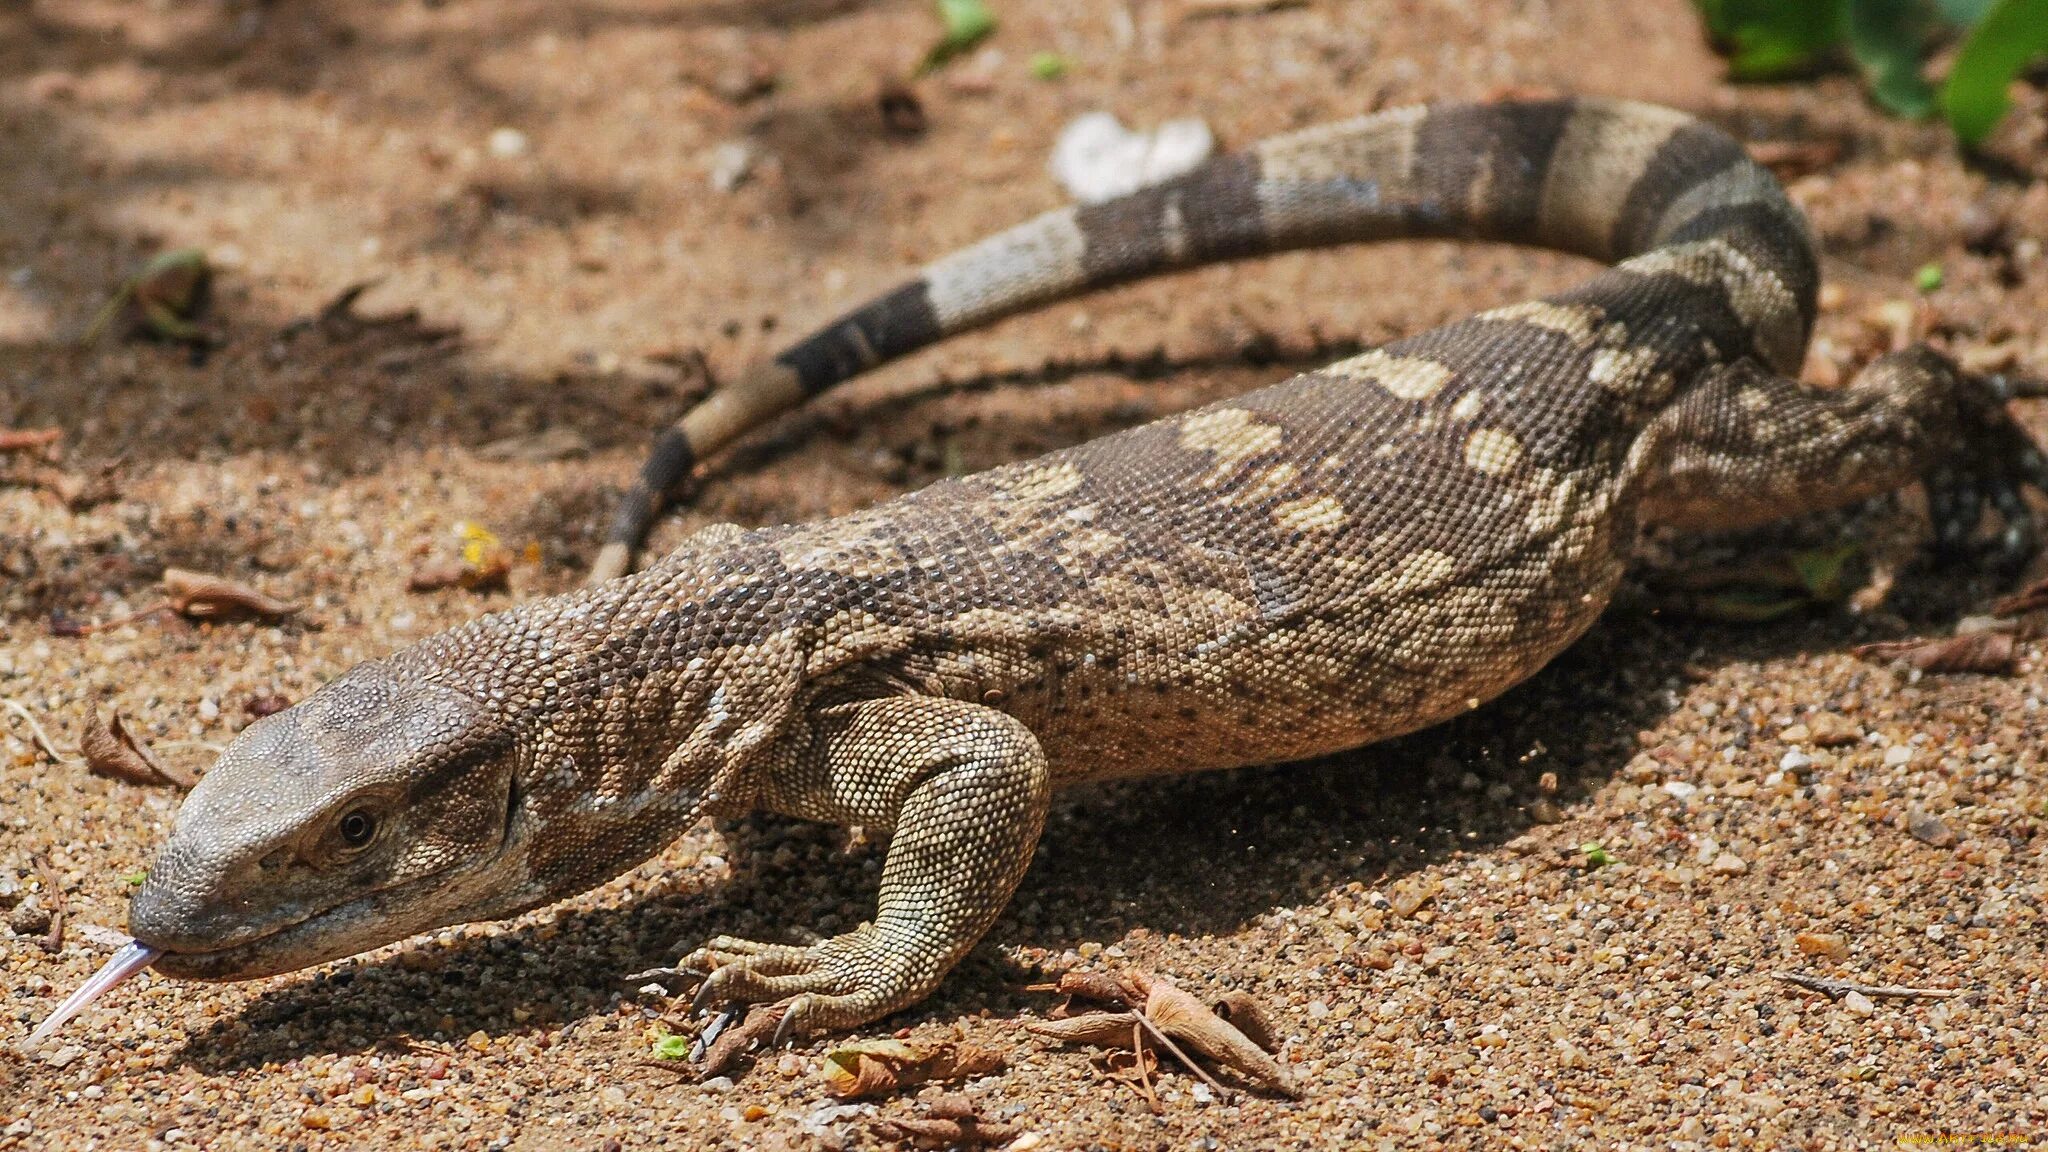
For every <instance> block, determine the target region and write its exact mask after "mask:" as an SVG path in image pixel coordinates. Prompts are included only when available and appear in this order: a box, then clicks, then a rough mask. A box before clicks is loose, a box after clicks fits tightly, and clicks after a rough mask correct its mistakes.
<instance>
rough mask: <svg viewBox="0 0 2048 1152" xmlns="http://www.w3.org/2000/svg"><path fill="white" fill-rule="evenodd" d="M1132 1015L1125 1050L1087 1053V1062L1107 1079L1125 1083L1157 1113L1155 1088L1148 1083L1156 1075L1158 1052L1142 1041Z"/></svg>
mask: <svg viewBox="0 0 2048 1152" xmlns="http://www.w3.org/2000/svg"><path fill="white" fill-rule="evenodd" d="M1132 1019H1133V1026H1132V1029H1131V1031H1132V1039H1131V1041H1130V1043H1131V1049H1130V1050H1129V1051H1124V1050H1121V1049H1115V1050H1111V1051H1108V1052H1103V1053H1100V1054H1098V1055H1095V1056H1092V1057H1090V1058H1089V1060H1088V1062H1089V1063H1090V1064H1093V1065H1095V1070H1096V1071H1098V1072H1100V1073H1102V1074H1103V1075H1104V1076H1107V1077H1109V1078H1110V1079H1111V1080H1115V1081H1117V1082H1118V1083H1120V1084H1129V1085H1130V1086H1131V1087H1132V1088H1133V1089H1134V1090H1136V1092H1137V1093H1138V1095H1140V1096H1143V1097H1144V1098H1145V1106H1146V1107H1148V1108H1150V1109H1151V1110H1152V1113H1153V1114H1154V1115H1157V1114H1159V1113H1160V1112H1162V1111H1164V1109H1163V1108H1161V1107H1160V1106H1159V1090H1158V1089H1156V1088H1154V1087H1153V1086H1152V1081H1153V1079H1154V1078H1155V1077H1157V1076H1158V1075H1159V1054H1158V1053H1157V1052H1154V1051H1153V1050H1152V1046H1151V1045H1149V1044H1146V1043H1144V1041H1143V1039H1142V1037H1143V1032H1142V1030H1141V1029H1139V1028H1137V1027H1136V1023H1135V1021H1136V1018H1135V1017H1133V1018H1132Z"/></svg>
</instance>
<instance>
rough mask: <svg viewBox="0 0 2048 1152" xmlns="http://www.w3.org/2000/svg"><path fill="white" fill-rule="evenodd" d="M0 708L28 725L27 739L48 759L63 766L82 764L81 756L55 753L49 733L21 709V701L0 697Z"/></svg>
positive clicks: (33, 715)
mask: <svg viewBox="0 0 2048 1152" xmlns="http://www.w3.org/2000/svg"><path fill="white" fill-rule="evenodd" d="M0 708H5V709H7V710H8V711H9V712H12V713H14V714H15V715H16V716H19V717H21V721H22V723H24V724H27V725H28V733H29V739H31V740H33V741H34V742H35V745H36V747H38V748H41V749H42V750H43V753H44V755H47V756H48V757H49V758H50V759H52V760H55V761H56V762H57V763H59V764H64V765H71V764H80V763H83V762H84V759H85V758H84V757H82V756H66V755H65V754H64V753H62V752H59V751H57V745H56V742H55V741H53V740H51V739H50V734H49V733H47V732H45V731H43V726H42V725H41V724H38V723H36V718H35V714H34V713H32V712H30V711H29V710H28V709H27V708H24V707H22V705H21V701H19V700H11V699H8V698H6V697H0Z"/></svg>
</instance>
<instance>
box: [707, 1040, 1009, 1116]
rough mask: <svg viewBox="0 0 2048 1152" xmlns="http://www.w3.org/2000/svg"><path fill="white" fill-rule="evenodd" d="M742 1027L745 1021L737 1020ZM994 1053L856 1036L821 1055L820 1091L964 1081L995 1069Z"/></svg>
mask: <svg viewBox="0 0 2048 1152" xmlns="http://www.w3.org/2000/svg"><path fill="white" fill-rule="evenodd" d="M742 1027H745V1025H742ZM1005 1063H1007V1061H1006V1060H1005V1058H1004V1056H1003V1054H1002V1053H1000V1052H995V1051H991V1050H990V1049H987V1048H982V1047H979V1046H977V1045H973V1044H965V1043H945V1044H939V1045H935V1046H927V1045H919V1044H911V1043H909V1042H908V1041H904V1040H894V1039H888V1040H860V1041H856V1042H854V1043H852V1044H844V1045H841V1046H840V1047H837V1048H834V1049H833V1050H832V1051H830V1052H827V1053H826V1054H825V1063H824V1067H823V1068H822V1069H821V1075H822V1076H823V1077H824V1080H825V1091H827V1092H830V1093H831V1094H832V1095H834V1096H837V1097H839V1098H840V1099H842V1100H858V1099H861V1098H863V1097H868V1096H886V1095H888V1094H889V1093H891V1092H897V1091H901V1090H902V1089H904V1088H908V1087H911V1086H912V1085H915V1084H922V1083H924V1082H925V1081H927V1080H964V1079H966V1078H968V1077H970V1076H986V1075H988V1074H989V1073H991V1072H998V1071H1001V1070H1002V1068H1003V1066H1004V1065H1005Z"/></svg>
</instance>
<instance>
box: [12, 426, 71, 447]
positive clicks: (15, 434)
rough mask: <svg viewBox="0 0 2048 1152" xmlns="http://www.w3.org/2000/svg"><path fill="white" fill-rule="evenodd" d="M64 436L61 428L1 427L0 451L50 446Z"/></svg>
mask: <svg viewBox="0 0 2048 1152" xmlns="http://www.w3.org/2000/svg"><path fill="white" fill-rule="evenodd" d="M63 438H64V430H63V429H61V428H0V452H26V451H29V450H30V449H33V448H48V447H49V446H50V445H52V444H55V443H56V442H57V441H59V440H61V439H63Z"/></svg>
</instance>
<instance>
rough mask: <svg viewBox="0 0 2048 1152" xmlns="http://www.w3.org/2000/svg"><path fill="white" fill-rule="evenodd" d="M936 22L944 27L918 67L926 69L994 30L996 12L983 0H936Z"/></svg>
mask: <svg viewBox="0 0 2048 1152" xmlns="http://www.w3.org/2000/svg"><path fill="white" fill-rule="evenodd" d="M938 5H939V22H940V23H941V24H943V25H945V28H946V31H945V34H944V35H943V36H941V37H940V38H939V42H938V43H937V44H934V45H932V48H931V51H930V52H927V53H925V57H924V64H923V65H921V66H920V69H919V70H920V71H924V72H929V71H931V70H932V69H934V68H937V67H938V66H939V65H941V64H944V63H945V62H946V61H948V60H951V59H952V58H953V57H955V56H958V55H959V54H960V53H962V52H965V51H967V50H968V49H969V48H972V47H974V46H975V45H976V44H979V43H981V42H982V41H983V40H984V39H986V38H987V37H988V35H989V33H991V32H994V31H995V30H996V14H995V13H993V12H991V11H989V8H988V5H987V4H985V3H983V0H938Z"/></svg>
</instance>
